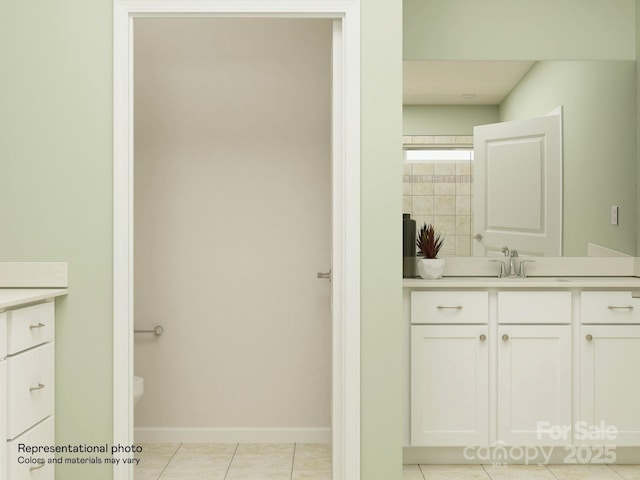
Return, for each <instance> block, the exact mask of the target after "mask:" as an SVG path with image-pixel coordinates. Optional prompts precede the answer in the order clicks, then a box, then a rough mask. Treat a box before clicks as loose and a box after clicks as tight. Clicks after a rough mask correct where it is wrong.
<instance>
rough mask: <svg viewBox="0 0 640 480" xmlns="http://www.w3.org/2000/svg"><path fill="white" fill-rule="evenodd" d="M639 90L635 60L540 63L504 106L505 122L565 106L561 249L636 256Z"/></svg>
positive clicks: (566, 252)
mask: <svg viewBox="0 0 640 480" xmlns="http://www.w3.org/2000/svg"><path fill="white" fill-rule="evenodd" d="M635 88H636V85H635V62H633V61H607V62H601V61H590V62H588V61H579V62H557V61H551V62H538V63H536V64H535V65H534V67H533V68H532V69H531V70H530V71H529V72H528V73H527V75H526V76H525V77H524V78H523V79H522V80H521V81H520V83H519V84H518V85H517V86H516V88H514V90H513V91H512V92H511V93H510V94H509V96H508V97H507V98H506V99H505V100H504V101H503V102H502V104H501V105H500V120H501V121H508V120H517V119H523V118H529V117H536V116H542V115H546V114H548V113H549V112H551V111H552V110H553V109H555V108H556V107H557V106H558V105H562V106H563V144H564V145H563V149H564V164H563V175H564V179H563V180H564V181H563V184H564V192H563V199H564V209H563V210H564V219H563V224H564V229H563V254H564V255H572V256H586V255H587V242H593V243H596V244H599V245H603V246H606V247H608V248H612V249H614V250H620V251H623V252H625V253H628V254H631V255H635V247H636V246H635V242H636V240H635V234H636V205H635V203H636V191H635V190H636V183H635V171H636V166H635V157H636V152H635V143H636V142H635V132H636V119H635V116H636V111H635ZM612 205H618V206H619V207H620V211H619V225H618V226H613V225H611V206H612Z"/></svg>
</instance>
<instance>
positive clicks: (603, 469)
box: [402, 465, 640, 480]
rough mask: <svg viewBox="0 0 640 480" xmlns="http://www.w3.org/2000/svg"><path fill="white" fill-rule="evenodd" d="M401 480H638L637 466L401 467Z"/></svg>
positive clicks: (639, 467) (639, 468) (639, 474)
mask: <svg viewBox="0 0 640 480" xmlns="http://www.w3.org/2000/svg"><path fill="white" fill-rule="evenodd" d="M402 479H403V480H640V465H542V466H538V465H507V466H492V465H404V467H403V470H402Z"/></svg>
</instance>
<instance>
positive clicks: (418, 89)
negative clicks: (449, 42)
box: [402, 61, 535, 105]
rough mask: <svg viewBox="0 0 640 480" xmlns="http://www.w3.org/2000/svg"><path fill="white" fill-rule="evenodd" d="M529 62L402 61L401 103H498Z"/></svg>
mask: <svg viewBox="0 0 640 480" xmlns="http://www.w3.org/2000/svg"><path fill="white" fill-rule="evenodd" d="M534 63H535V62H532V61H531V62H530V61H527V62H525V61H470V62H463V61H405V62H403V92H402V100H403V102H402V103H403V105H498V104H500V103H501V102H502V100H504V98H505V97H506V96H507V95H508V94H509V92H510V91H511V90H512V89H513V87H514V86H515V85H517V84H518V82H519V81H520V80H521V79H522V77H523V76H524V75H525V74H526V73H527V72H528V71H529V69H530V68H531V66H532V65H533V64H534Z"/></svg>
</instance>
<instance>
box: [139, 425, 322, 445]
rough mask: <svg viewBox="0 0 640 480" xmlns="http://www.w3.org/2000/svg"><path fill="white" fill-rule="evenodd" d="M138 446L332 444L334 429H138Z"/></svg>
mask: <svg viewBox="0 0 640 480" xmlns="http://www.w3.org/2000/svg"><path fill="white" fill-rule="evenodd" d="M134 441H135V443H330V442H331V429H330V428H329V427H326V428H325V427H316V428H244V427H243V428H215V427H212V428H208V427H198V428H189V427H186V428H181V427H136V428H135V429H134Z"/></svg>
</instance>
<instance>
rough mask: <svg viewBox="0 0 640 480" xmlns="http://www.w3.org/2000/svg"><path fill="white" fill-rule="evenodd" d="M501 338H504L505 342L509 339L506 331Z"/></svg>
mask: <svg viewBox="0 0 640 480" xmlns="http://www.w3.org/2000/svg"><path fill="white" fill-rule="evenodd" d="M502 340H504V341H505V342H507V341H509V335H507V334H506V333H505V334H504V335H502Z"/></svg>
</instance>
